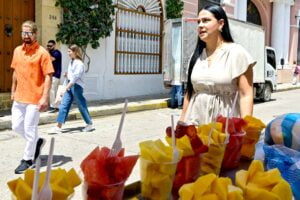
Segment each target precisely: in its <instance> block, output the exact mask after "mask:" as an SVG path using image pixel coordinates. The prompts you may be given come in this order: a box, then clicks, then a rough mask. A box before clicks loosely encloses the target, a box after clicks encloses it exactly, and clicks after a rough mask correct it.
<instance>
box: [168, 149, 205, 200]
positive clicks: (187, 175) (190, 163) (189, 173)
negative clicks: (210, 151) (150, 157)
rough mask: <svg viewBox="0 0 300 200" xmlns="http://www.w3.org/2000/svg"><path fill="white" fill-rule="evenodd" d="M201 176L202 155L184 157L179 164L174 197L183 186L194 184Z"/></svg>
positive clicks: (174, 184) (174, 182)
mask: <svg viewBox="0 0 300 200" xmlns="http://www.w3.org/2000/svg"><path fill="white" fill-rule="evenodd" d="M199 176H200V154H196V155H193V156H184V157H182V158H181V160H180V161H179V162H178V164H177V168H176V173H175V178H174V181H173V188H172V192H173V195H178V191H179V189H180V187H181V186H182V185H183V184H186V183H191V182H194V181H195V180H196V179H197V178H198V177H199Z"/></svg>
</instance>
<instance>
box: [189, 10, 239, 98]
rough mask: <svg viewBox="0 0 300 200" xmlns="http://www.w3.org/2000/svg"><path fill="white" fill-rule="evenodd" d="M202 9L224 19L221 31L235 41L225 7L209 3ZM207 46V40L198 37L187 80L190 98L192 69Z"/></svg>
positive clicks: (223, 35) (231, 40)
mask: <svg viewBox="0 0 300 200" xmlns="http://www.w3.org/2000/svg"><path fill="white" fill-rule="evenodd" d="M201 10H207V11H209V12H211V13H212V14H213V15H214V16H215V18H216V19H217V20H220V19H223V20H224V25H223V28H222V31H221V35H222V37H223V39H224V41H226V42H233V39H232V36H231V34H230V30H229V24H228V18H227V16H226V13H225V11H224V10H223V8H222V7H221V6H218V5H208V6H205V7H204V8H202V9H201ZM201 10H200V11H201ZM205 46H206V44H205V42H204V41H202V40H200V38H199V37H198V42H197V46H196V48H195V51H194V53H193V56H192V58H191V60H190V63H189V70H188V80H187V97H188V99H190V98H191V96H192V94H193V91H194V89H193V85H192V81H191V75H192V71H193V68H194V65H195V63H196V61H197V59H198V58H199V56H200V55H201V53H202V51H203V49H204V48H205Z"/></svg>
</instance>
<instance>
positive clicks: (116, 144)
mask: <svg viewBox="0 0 300 200" xmlns="http://www.w3.org/2000/svg"><path fill="white" fill-rule="evenodd" d="M127 104H128V100H127V99H125V102H124V108H123V112H122V116H121V121H120V124H119V128H118V132H117V136H116V139H115V141H114V143H113V145H112V147H111V150H110V152H109V155H108V156H115V155H117V154H118V153H119V152H120V151H121V149H122V141H121V132H122V128H123V122H124V118H125V115H126V111H127Z"/></svg>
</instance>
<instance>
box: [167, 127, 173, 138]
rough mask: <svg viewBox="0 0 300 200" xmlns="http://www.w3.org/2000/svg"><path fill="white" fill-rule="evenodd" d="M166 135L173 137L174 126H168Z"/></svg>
mask: <svg viewBox="0 0 300 200" xmlns="http://www.w3.org/2000/svg"><path fill="white" fill-rule="evenodd" d="M166 135H167V136H168V137H172V128H171V127H170V126H169V127H167V128H166Z"/></svg>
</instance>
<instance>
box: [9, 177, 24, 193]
mask: <svg viewBox="0 0 300 200" xmlns="http://www.w3.org/2000/svg"><path fill="white" fill-rule="evenodd" d="M19 179H21V178H17V179H14V180H11V181H8V182H7V185H8V188H9V189H10V191H11V192H12V193H13V194H14V195H16V188H17V184H18V181H19Z"/></svg>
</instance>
